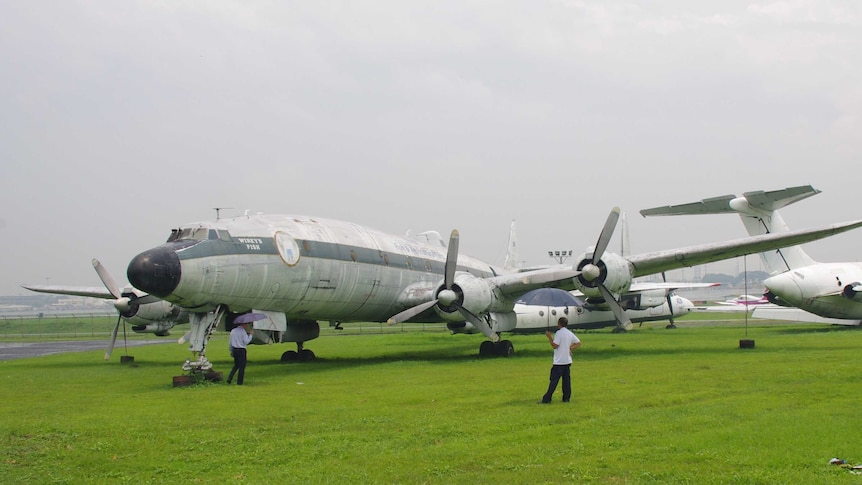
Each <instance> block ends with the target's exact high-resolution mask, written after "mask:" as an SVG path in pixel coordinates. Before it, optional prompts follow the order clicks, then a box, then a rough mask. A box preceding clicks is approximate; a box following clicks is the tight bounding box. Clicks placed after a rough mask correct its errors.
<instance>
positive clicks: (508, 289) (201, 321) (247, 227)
mask: <svg viewBox="0 0 862 485" xmlns="http://www.w3.org/2000/svg"><path fill="white" fill-rule="evenodd" d="M618 218H619V209H617V208H615V209H614V210H613V211H611V214H610V215H609V217H608V219H607V221H606V223H605V226H604V228H603V230H602V231H601V233H600V235H599V238H598V241H597V243H596V245H595V249H594V250H591V251H588V252H587V253H585V254H584V255H583V256H582V257H581V258H579V260H578V261H579V262H578V263H577V264H576V265H574V266H570V265H557V266H552V267H549V268H544V269H537V270H531V271H523V272H510V271H507V270H505V269H504V268H496V267H494V266H492V265H489V264H487V263H484V262H482V261H479V260H477V259H474V258H470V257H467V256H465V255H460V254H459V253H458V242H459V233H458V231H452V234H451V236H450V238H449V244H448V246H443V245H440V244H427V243H423V242H419V241H416V240H415V239H408V238H406V237H404V236H396V235H390V234H385V233H382V232H380V231H377V230H374V229H371V228H368V227H364V226H361V225H359V224H355V223H350V222H342V221H335V220H329V219H322V218H317V217H308V216H288V215H246V216H240V217H235V218H221V219H217V220H214V221H208V222H198V223H192V224H186V225H184V226H182V227H180V228H178V229H175V230H174V231H172V233H171V235H170V237H169V238H168V241H167V242H166V243H165V244H162V245H160V246H158V247H155V248H153V249H150V250H147V251H145V252H143V253H141V254H139V255H138V256H136V257H135V258H134V259H132V261H131V262H130V263H129V266H128V270H127V276H128V278H129V282H130V283H131V284H132V285H133V286H134V287H135V288H138V289H140V290H141V291H144V292H146V293H148V294H150V295H154V296H156V297H159V298H162V299H164V300H166V301H168V302H171V303H173V304H175V305H178V306H180V307H182V308H185V309H187V310H188V311H189V312H190V315H189V320H190V325H191V331H190V332H189V343H190V350H191V352H192V353H193V355H195V356H196V360H195V361H191V360H189V361H187V363H186V364H185V365H184V367H183V368H184V369H185V370H190V371H199V370H208V369H210V368H211V367H212V365H211V364H210V363H209V362H208V361H207V360H206V357H205V352H206V343H207V340H208V338H209V336H210V335H211V332H212V331H213V329H214V328H215V327H216V325H217V324H218V323H219V322H220V321H221V320H222V318H223V317H226V320H227V322H226V323H230V322H231V321H232V319H233V318H235V317H236V316H237V315H239V314H242V313H247V312H251V311H254V312H258V313H263V314H264V315H266V317H267V318H265V319H263V320H259V321H256V322H254V324H253V325H254V330H255V332H254V334H255V338H256V339H258V340H259V341H260V340H265V341H270V342H296V344H297V350H298V351H299V352H298V353H299V354H300V355H304V356H305V357H306V358H311V357H313V353H311V352H310V351H309V350H307V349H304V343H305V342H306V341H308V340H312V339H314V338H316V337H317V336H318V335H319V333H320V327H319V325H318V321H319V320H329V321H337V322H350V321H363V322H390V323H397V322H404V321H417V322H419V321H438V322H439V321H446V322H455V323H458V322H463V321H465V320H466V321H468V322H470V323H471V324H472V325H473V326H474V327H475V328H477V329H478V330H479V331H481V332H482V333H483V334H484V335H485V336H486V337H487V338H488V339H489V341H486V342H483V344H482V346H481V347H480V353H483V354H487V353H491V352H493V353H497V354H500V355H511V354H512V353H513V348H512V344H511V342H509V341H506V340H503V341H501V340H500V336H499V334H500V333H501V332H509V331H512V330H513V329H514V328H515V326H516V322H517V317H516V315H515V312H514V303H515V300H516V299H517V298H518V297H519V296H520V295H523V294H524V293H525V292H527V291H530V290H532V289H536V288H541V287H559V288H562V289H578V290H579V291H581V292H582V293H584V295H586V296H587V297H592V298H598V297H602V298H603V299H604V300H605V302H606V303H607V305H608V307H609V308H610V310H611V311H612V312H613V313H614V315H615V317H616V318H617V319H618V320H619V321H620V322H623V323H624V325H630V324H631V322H630V321H629V318H628V317H627V316H626V314H625V311H624V310H623V307H622V306H621V305H620V303H619V302H618V301H617V296H618V295H621V294H625V293H626V292H628V290H629V288H630V286H631V282H632V278H635V277H638V276H645V275H649V274H654V273H660V272H662V271H666V270H670V269H675V268H681V267H686V266H692V265H697V264H704V263H708V262H712V261H719V260H723V259H728V258H734V257H737V256H742V255H745V254H751V253H756V252H761V251H766V250H770V249H774V248H780V247H784V246H788V245H794V244H801V243H803V242H808V241H813V240H816V239H820V238H823V237H827V236H830V235H834V234H838V233H840V232H845V231H848V230H850V229H854V228H857V227H860V226H862V221H853V222H848V223H843V224H835V225H830V226H826V227H822V228H818V229H812V230H806V231H796V232H792V233H785V234H774V235H773V234H770V235H764V236H758V237H752V238H744V239H739V240H734V241H728V242H722V243H710V244H704V245H699V246H693V247H689V248H683V249H677V250H671V251H661V252H656V253H650V254H643V255H635V256H626V257H621V256H619V255H616V254H612V253H606V252H605V250H606V248H607V245H608V242H609V241H610V238H611V236H612V233H613V230H614V227H615V226H616V222H617V219H618ZM295 355H297V353H294V354H293V355H291V354H289V353H287V352H286V353H285V355H283V356H282V358H283V359H286V360H289V359H291V358H293V357H294V356H295Z"/></svg>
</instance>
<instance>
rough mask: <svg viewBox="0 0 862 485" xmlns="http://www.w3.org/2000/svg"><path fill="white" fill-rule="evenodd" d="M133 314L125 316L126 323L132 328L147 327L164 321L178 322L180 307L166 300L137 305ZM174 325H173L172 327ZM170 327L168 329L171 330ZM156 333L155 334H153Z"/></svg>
mask: <svg viewBox="0 0 862 485" xmlns="http://www.w3.org/2000/svg"><path fill="white" fill-rule="evenodd" d="M134 308H135V311H134V313H133V314H131V315H129V314H123V318H125V319H126V322H128V323H129V325H132V326H139V327H146V326H147V325H149V324H151V323H161V322H162V321H164V320H176V319H177V317H178V316H179V315H180V312H181V311H182V310H180V308H179V307H177V306H174V304H173V303H169V302H166V301H164V300H159V301H154V302H152V303H145V304H143V305H137V306H136V307H134ZM172 326H173V323H171V327H172ZM171 327H168V328H171ZM153 333H155V332H153Z"/></svg>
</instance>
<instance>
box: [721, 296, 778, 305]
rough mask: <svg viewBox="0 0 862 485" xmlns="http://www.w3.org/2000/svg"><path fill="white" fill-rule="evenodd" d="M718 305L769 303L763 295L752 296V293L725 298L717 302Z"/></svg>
mask: <svg viewBox="0 0 862 485" xmlns="http://www.w3.org/2000/svg"><path fill="white" fill-rule="evenodd" d="M718 304H719V305H731V306H744V307H749V306H756V305H771V304H772V303H770V301H769V299H768V298H766V297H765V296H754V295H739V296H737V297H736V298H734V299H732V300H725V301H720V302H718Z"/></svg>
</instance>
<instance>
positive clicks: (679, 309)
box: [449, 288, 694, 333]
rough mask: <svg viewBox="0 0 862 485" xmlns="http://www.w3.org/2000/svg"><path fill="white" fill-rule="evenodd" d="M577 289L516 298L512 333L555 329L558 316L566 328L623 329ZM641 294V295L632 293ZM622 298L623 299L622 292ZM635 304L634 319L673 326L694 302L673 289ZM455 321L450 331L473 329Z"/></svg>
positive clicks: (630, 310)
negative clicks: (667, 321)
mask: <svg viewBox="0 0 862 485" xmlns="http://www.w3.org/2000/svg"><path fill="white" fill-rule="evenodd" d="M578 294H579V292H577V291H565V290H561V289H558V288H540V289H536V290H532V291H529V292H527V293H525V294H524V295H523V296H521V297H520V298H518V299H517V300H516V301H515V314H516V315H517V316H518V325H517V326H516V327H515V329H514V330H513V332H514V333H531V332H544V331H545V330H548V329H554V328H555V327H556V325H557V320H558V319H559V318H560V317H566V318H567V319H568V320H569V328H573V329H598V328H606V327H614V332H625V331H626V329H625V328H623V327H621V326H620V324H619V322H617V320H616V318H615V317H614V314H613V312H611V311H610V310H608V309H607V307H604V308H601V306H596V305H592V304H589V303H588V302H587V301H586V300H584V299H583V298H582V297H578V296H577V295H578ZM633 296H637V297H640V296H642V295H636V294H635V295H633ZM621 301H626V298H625V296H624V297H623V298H621ZM643 301H644V304H643V305H641V304H638V306H637V307H635V306H631V307H628V308H627V309H626V315H628V317H629V319H630V320H631V322H633V323H643V322H651V321H658V320H669V321H670V325H668V328H674V318H677V317H681V316H683V315H687V314H688V313H689V312H690V311H691V309H692V308H694V305H693V304H692V302H691V301H690V300H688V299H687V298H683V297H681V296H679V295H676V294H675V293H672V292H671V293H670V294H669V295H668V296H667V297H666V296H665V295H661V297H660V298H658V299H656V301H653V302H651V303H647V299H644V300H643ZM454 326H455V324H449V330H450V331H452V333H471V332H475V330H473V329H472V328H471V327H470V326H469V325H467V327H466V328H453V327H454Z"/></svg>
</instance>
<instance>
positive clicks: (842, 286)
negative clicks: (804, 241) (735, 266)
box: [763, 263, 862, 319]
mask: <svg viewBox="0 0 862 485" xmlns="http://www.w3.org/2000/svg"><path fill="white" fill-rule="evenodd" d="M860 281H862V263H818V264H813V265H811V266H806V267H802V268H796V269H792V270H790V271H787V272H784V273H780V274H778V275H775V276H772V277H770V278H767V279H766V280H765V281H764V282H763V285H764V286H765V287H766V288H767V290H769V292H771V293H772V295H773V296H774V297H777V298H778V300H779V301H777V303H780V304H782V305H785V306H794V307H798V308H801V309H803V310H805V311H808V312H811V313H813V314H815V315H820V316H823V317H830V318H845V319H860V318H862V294H856V293H855V292H854V291H852V287H853V286H855V285H858V284H859V282H860ZM848 287H850V288H848Z"/></svg>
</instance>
